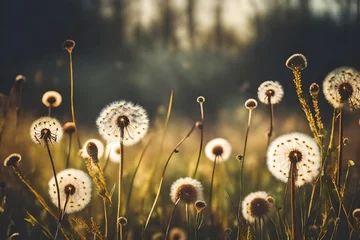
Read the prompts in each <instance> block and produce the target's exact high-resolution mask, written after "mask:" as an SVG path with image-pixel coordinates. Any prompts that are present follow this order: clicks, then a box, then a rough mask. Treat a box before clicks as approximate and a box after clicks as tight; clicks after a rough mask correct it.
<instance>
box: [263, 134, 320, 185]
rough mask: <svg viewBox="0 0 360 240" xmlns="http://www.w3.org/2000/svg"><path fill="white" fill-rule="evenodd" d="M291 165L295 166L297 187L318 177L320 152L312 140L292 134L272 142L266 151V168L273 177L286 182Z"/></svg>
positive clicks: (303, 135) (302, 135) (301, 135)
mask: <svg viewBox="0 0 360 240" xmlns="http://www.w3.org/2000/svg"><path fill="white" fill-rule="evenodd" d="M291 163H294V164H296V169H297V175H296V180H295V184H296V186H298V187H300V186H302V185H303V184H304V183H306V182H308V183H310V182H312V181H313V180H314V179H315V178H316V177H317V176H318V175H319V171H320V170H319V169H320V150H319V147H318V145H317V144H316V142H315V140H314V139H313V138H311V137H309V136H307V135H305V134H302V133H297V132H294V133H290V134H285V135H282V136H280V137H278V138H276V139H275V140H274V141H272V143H271V144H270V146H269V148H268V150H267V166H268V169H269V171H270V172H271V173H272V174H273V175H274V177H276V178H277V179H279V180H281V181H283V182H287V181H288V179H289V172H290V167H291Z"/></svg>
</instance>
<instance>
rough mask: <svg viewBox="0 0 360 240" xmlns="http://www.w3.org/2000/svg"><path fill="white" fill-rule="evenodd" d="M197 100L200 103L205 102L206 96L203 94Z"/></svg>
mask: <svg viewBox="0 0 360 240" xmlns="http://www.w3.org/2000/svg"><path fill="white" fill-rule="evenodd" d="M196 101H197V102H198V103H204V102H205V98H204V97H203V96H199V97H198V98H197V99H196Z"/></svg>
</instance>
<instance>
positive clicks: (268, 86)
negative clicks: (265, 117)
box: [258, 81, 284, 104]
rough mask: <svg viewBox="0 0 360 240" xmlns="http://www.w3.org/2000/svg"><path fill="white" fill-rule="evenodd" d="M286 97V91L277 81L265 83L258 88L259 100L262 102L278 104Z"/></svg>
mask: <svg viewBox="0 0 360 240" xmlns="http://www.w3.org/2000/svg"><path fill="white" fill-rule="evenodd" d="M283 96H284V90H283V88H282V86H281V85H280V83H279V82H277V81H265V82H263V83H262V84H260V86H259V88H258V99H259V100H260V102H262V103H265V104H269V101H270V103H271V104H277V103H279V102H280V101H281V99H282V97H283Z"/></svg>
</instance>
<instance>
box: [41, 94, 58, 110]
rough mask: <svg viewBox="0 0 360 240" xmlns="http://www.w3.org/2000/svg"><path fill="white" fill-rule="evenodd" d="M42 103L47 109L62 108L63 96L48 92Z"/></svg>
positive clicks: (44, 95)
mask: <svg viewBox="0 0 360 240" xmlns="http://www.w3.org/2000/svg"><path fill="white" fill-rule="evenodd" d="M41 101H42V103H43V104H44V105H45V106H46V107H49V108H50V107H51V108H54V107H58V106H60V104H61V102H62V96H61V94H60V93H58V92H56V91H47V92H45V93H44V94H43V96H42V99H41Z"/></svg>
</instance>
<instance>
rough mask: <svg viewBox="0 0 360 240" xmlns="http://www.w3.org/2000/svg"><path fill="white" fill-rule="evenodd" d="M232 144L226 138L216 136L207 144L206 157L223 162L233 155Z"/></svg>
mask: <svg viewBox="0 0 360 240" xmlns="http://www.w3.org/2000/svg"><path fill="white" fill-rule="evenodd" d="M231 151H232V148H231V144H230V143H229V142H228V141H227V140H226V139H224V138H214V139H212V140H211V141H209V142H208V143H207V144H206V146H205V155H206V157H207V158H208V159H209V160H211V161H214V160H215V157H216V161H218V162H222V161H226V160H228V159H229V157H230V156H231Z"/></svg>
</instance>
